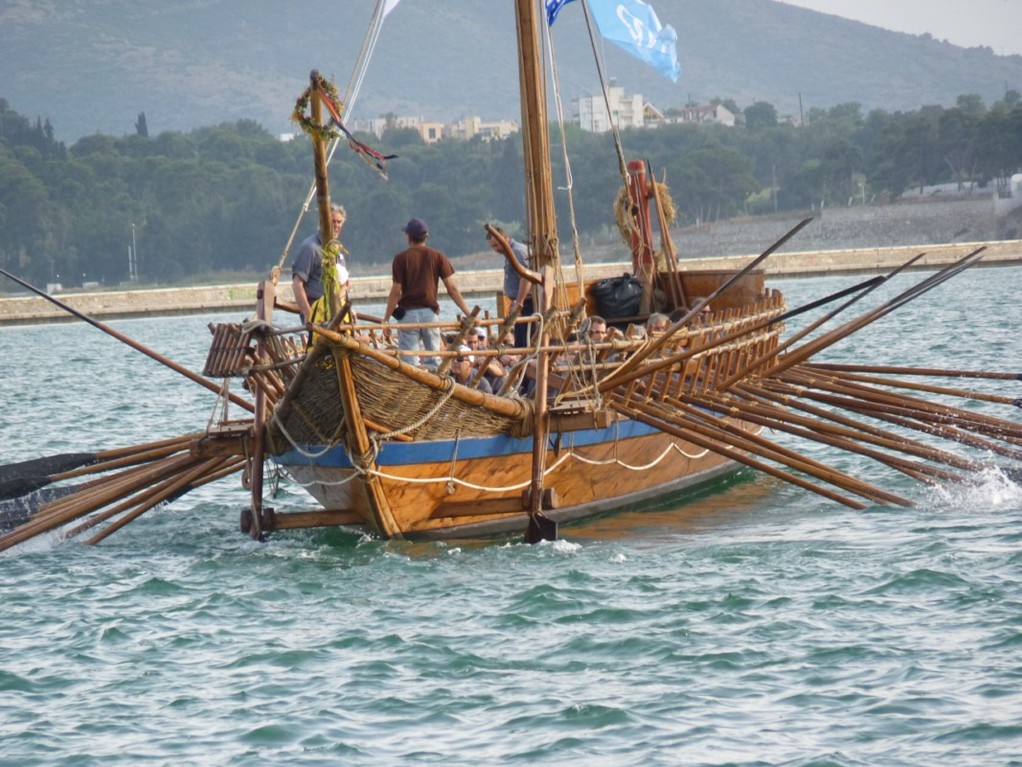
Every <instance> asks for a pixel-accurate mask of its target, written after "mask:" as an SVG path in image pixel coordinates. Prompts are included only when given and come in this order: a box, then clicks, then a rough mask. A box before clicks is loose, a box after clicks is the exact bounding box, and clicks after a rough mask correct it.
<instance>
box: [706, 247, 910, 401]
mask: <svg viewBox="0 0 1022 767" xmlns="http://www.w3.org/2000/svg"><path fill="white" fill-rule="evenodd" d="M924 255H926V254H925V253H919V254H917V255H915V256H913V257H912V258H910V259H909V260H908V261H906V262H905V263H903V264H902V265H901V266H899V267H897V268H896V269H894V270H892V271H890V272H888V273H887V274H885V275H882V276H881V277H878V278H874V279H872V280H868V281H867V282H864V283H860V285H861V286H862V289H861V292H859V291H857V290H856V288H858V287H859V286H858V285H853V286H852V288H851V289H849V290H848V291H847V293H852V292H855V293H857V295H855V296H854V297H852V298H851V299H849V300H848V301H846V302H845V303H843V304H841V305H840V306H837V307H835V308H834V309H832V310H831V311H829V312H827V313H826V314H824V315H823V316H822V317H820V318H819V319H817V320H815V321H814V322H811V323H810V324H809V325H807V326H806V327H804V328H802V330H800V331H799V332H797V333H795V334H793V335H792V336H791V337H790V338H787V339H785V340H784V342H783V343H781V344H780V345H778V347H777V348H776V349H774V350H773V351H772V352H771V354H770V355H769V356H768V357H765V358H761V359H758V360H753V361H751V362H749V363H748V364H747V365H745V366H744V367H742V368H741V369H740V370H738V372H736V373H735V374H734V375H732V376H731V377H729V378H728V379H727V380H725V381H724V382H723V383H722V384H721V385H720V388H721V389H727V388H730V387H731V386H733V385H734V384H735V382H736V381H740V380H741V379H743V378H745V377H746V376H748V375H749V374H750V373H752V372H753V371H754V370H756V369H757V368H761V367H763V365H764V364H765V363H766V361H767V360H768V359H777V358H778V357H779V356H780V355H781V353H782V352H784V351H785V350H787V349H788V348H790V347H791V346H794V345H795V344H796V343H798V341H800V340H801V339H803V338H805V337H806V336H808V335H809V334H810V333H812V332H813V331H815V330H816V329H817V328H819V327H822V326H823V325H824V324H826V323H827V322H830V321H831V320H832V319H834V318H835V317H836V316H838V315H839V314H841V313H842V312H843V311H845V310H846V309H848V308H849V307H851V306H853V305H854V304H855V303H856V302H858V301H861V300H862V299H863V298H865V297H866V296H868V295H869V294H870V293H872V292H873V291H874V290H876V289H877V288H878V287H880V286H881V285H883V284H884V283H886V282H887V281H888V280H890V279H892V278H893V277H895V276H897V275H898V274H899V273H900V272H901V271H903V270H905V269H907V268H909V267H910V266H911V265H912V264H914V263H915V262H916V261H918V260H919V259H920V258H922V257H923V256H924ZM838 295H839V294H835V296H838ZM843 296H844V294H842V295H841V297H843ZM828 298H829V297H828ZM821 301H822V299H821ZM828 303H829V302H828ZM817 305H819V302H813V303H812V304H807V307H812V308H815V306H817ZM803 311H804V310H803ZM799 313H802V312H799ZM794 316H795V315H794V314H792V313H790V312H789V313H788V315H786V316H785V318H784V319H787V318H788V317H794Z"/></svg>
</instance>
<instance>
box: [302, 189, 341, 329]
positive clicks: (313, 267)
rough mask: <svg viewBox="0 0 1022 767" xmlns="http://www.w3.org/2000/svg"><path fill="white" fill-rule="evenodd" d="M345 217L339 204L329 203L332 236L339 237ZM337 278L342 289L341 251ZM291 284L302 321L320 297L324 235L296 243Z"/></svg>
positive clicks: (309, 317) (315, 235)
mask: <svg viewBox="0 0 1022 767" xmlns="http://www.w3.org/2000/svg"><path fill="white" fill-rule="evenodd" d="M347 217H348V216H347V213H345V211H344V208H343V207H342V206H341V205H331V206H330V224H331V227H332V228H333V232H332V233H331V235H330V238H331V239H333V240H339V239H340V238H341V229H342V228H344V222H345V220H346V219H347ZM337 281H338V282H339V283H340V286H341V288H342V290H343V288H344V287H345V285H346V283H347V282H348V270H347V265H346V264H345V263H344V253H343V251H342V252H339V253H338V254H337ZM291 285H292V287H293V288H294V291H295V301H296V302H297V303H298V308H299V310H300V311H301V313H302V324H304V323H306V322H308V321H309V320H310V319H311V318H312V316H313V312H312V305H313V304H314V303H316V301H317V300H318V299H320V298H322V297H323V239H322V237H320V233H319V232H316V233H315V234H313V235H311V236H309V237H306V238H305V239H304V240H302V242H301V244H300V245H299V246H298V254H297V255H296V256H295V260H294V261H293V262H292V264H291ZM327 319H329V318H327Z"/></svg>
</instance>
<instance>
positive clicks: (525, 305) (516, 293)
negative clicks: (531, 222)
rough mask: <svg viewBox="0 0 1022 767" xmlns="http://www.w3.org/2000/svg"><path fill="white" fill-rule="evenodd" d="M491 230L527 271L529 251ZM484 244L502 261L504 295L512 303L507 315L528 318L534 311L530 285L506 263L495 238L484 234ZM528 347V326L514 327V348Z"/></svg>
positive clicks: (523, 324) (516, 242)
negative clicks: (517, 311)
mask: <svg viewBox="0 0 1022 767" xmlns="http://www.w3.org/2000/svg"><path fill="white" fill-rule="evenodd" d="M493 228H494V229H495V230H496V231H497V233H498V234H500V236H501V237H503V238H504V239H506V240H507V242H508V245H510V246H511V252H512V253H514V256H515V258H516V259H517V260H518V263H520V264H521V265H522V266H524V267H525V268H526V269H528V268H529V249H528V248H526V247H525V246H524V245H523V244H522V243H520V242H518V241H517V240H512V239H511V238H510V237H508V236H507V235H506V234H504V230H503V229H501V228H500V227H499V226H495V227H493ZM486 242H487V244H489V246H490V248H491V249H492V250H493V252H494V253H497V254H498V255H500V256H501V257H502V258H503V259H504V295H505V296H507V298H508V300H510V301H511V302H512V303H511V308H510V310H509V313H510V312H513V311H514V310H515V309H518V310H519V314H520V316H523V317H528V316H529V315H530V314H532V313H533V311H534V309H533V303H532V292H531V291H532V283H531V282H529V281H528V280H523V279H522V278H521V276H520V275H519V274H518V272H517V271H515V268H514V266H512V264H511V262H510V261H508V260H507V257H506V256H505V255H504V249H503V248H502V247H500V242H498V240H497V238H496V237H494V236H493V235H491V234H490V233H489V232H487V234H486ZM528 345H529V326H528V325H527V324H525V323H522V324H520V325H515V347H516V348H519V349H524V348H525V347H526V346H528Z"/></svg>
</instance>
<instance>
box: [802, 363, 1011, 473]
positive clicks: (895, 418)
mask: <svg viewBox="0 0 1022 767" xmlns="http://www.w3.org/2000/svg"><path fill="white" fill-rule="evenodd" d="M786 380H787V382H788V383H791V384H794V385H795V386H799V387H804V388H803V389H802V390H801V391H800V392H799V394H800V396H804V397H808V398H810V399H815V400H817V401H819V402H823V403H825V404H829V405H836V406H838V407H842V408H844V409H846V410H851V411H853V412H857V413H861V414H863V415H870V416H872V417H874V418H880V419H882V420H885V421H889V422H891V423H897V424H898V425H900V426H906V427H908V428H911V429H915V430H917V431H922V432H924V433H927V434H933V435H936V436H940V437H944V438H945V439H949V440H952V441H955V442H960V443H961V444H966V445H970V446H972V447H977V448H980V449H984V450H991V451H993V452H997V453H1000V454H1002V455H1005V456H1008V457H1011V458H1015V459H1016V460H1022V453H1020V452H1019V451H1018V450H1013V449H1011V448H1008V447H1005V446H1004V445H1002V444H999V443H998V442H995V441H992V440H989V439H984V438H982V437H978V436H976V434H975V432H976V431H977V430H978V428H979V427H987V428H988V430H996V429H998V428H1001V427H999V426H998V425H997V424H992V425H991V424H984V423H980V422H977V421H973V420H972V419H971V418H969V416H970V414H968V413H965V412H964V411H961V413H955V412H954V409H953V408H943V409H936V408H926V407H917V406H915V405H917V404H920V403H917V402H913V403H907V404H906V403H905V402H898V401H896V400H895V399H894V398H883V397H876V396H870V395H869V394H868V393H864V392H858V391H855V390H850V389H849V388H847V387H841V386H838V385H828V384H827V383H826V382H824V381H822V380H812V379H809V378H805V377H792V378H790V379H786ZM827 392H833V393H831V394H828V393H827ZM839 395H844V396H839ZM922 404H923V405H925V404H926V403H922ZM963 429H964V430H963ZM981 433H987V432H981ZM988 436H994V437H995V438H997V439H1002V438H1001V437H999V436H997V435H988ZM1002 441H1003V439H1002Z"/></svg>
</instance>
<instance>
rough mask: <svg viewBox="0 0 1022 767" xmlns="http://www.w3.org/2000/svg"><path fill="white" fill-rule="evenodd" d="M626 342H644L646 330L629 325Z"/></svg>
mask: <svg viewBox="0 0 1022 767" xmlns="http://www.w3.org/2000/svg"><path fill="white" fill-rule="evenodd" d="M628 340H629V341H645V340H646V329H645V328H644V327H642V325H629V326H628Z"/></svg>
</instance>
